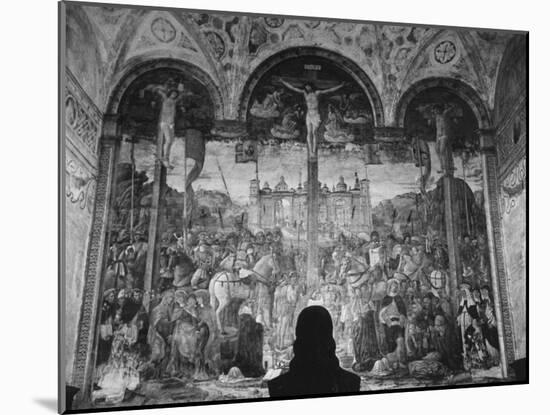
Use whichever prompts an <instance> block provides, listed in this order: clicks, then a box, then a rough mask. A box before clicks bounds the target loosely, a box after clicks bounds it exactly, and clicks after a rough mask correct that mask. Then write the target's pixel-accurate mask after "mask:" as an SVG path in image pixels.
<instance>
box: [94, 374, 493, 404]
mask: <svg viewBox="0 0 550 415" xmlns="http://www.w3.org/2000/svg"><path fill="white" fill-rule="evenodd" d="M499 372H500V370H499V369H498V368H492V369H490V370H485V371H477V372H475V373H472V374H469V373H459V374H455V375H452V376H449V377H445V378H441V379H418V378H414V377H411V376H408V375H389V376H384V377H380V376H378V377H375V376H368V375H366V374H360V373H358V374H359V375H361V391H362V392H374V391H382V390H407V389H418V388H437V387H447V386H463V385H487V384H495V383H499V382H502V379H501V378H500V377H499ZM268 397H269V394H268V390H267V385H266V383H265V381H263V380H262V379H261V378H258V379H251V378H248V379H241V380H238V381H234V382H222V381H221V380H218V379H213V380H208V381H203V382H197V381H195V382H186V381H184V380H181V379H175V378H172V379H164V380H160V381H149V382H144V383H143V384H142V385H141V386H140V387H139V389H138V390H136V391H134V392H129V391H128V392H127V394H126V396H125V398H124V402H122V403H121V404H120V406H148V405H166V404H176V403H181V404H184V403H201V402H211V401H232V400H241V399H258V398H268ZM108 406H111V404H109V403H107V402H96V405H95V407H99V408H101V407H108Z"/></svg>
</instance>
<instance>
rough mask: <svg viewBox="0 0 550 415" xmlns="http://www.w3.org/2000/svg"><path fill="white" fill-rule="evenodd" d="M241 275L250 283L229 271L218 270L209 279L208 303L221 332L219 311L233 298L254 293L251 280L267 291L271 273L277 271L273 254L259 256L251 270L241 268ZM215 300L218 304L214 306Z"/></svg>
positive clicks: (222, 331) (246, 297) (269, 285)
mask: <svg viewBox="0 0 550 415" xmlns="http://www.w3.org/2000/svg"><path fill="white" fill-rule="evenodd" d="M241 273H242V274H243V275H247V276H248V277H250V283H249V284H245V283H244V282H243V281H242V280H241V278H239V276H238V275H236V274H234V273H232V272H231V271H227V270H225V271H220V272H218V273H216V274H215V275H214V276H213V277H212V279H211V280H210V284H209V286H208V292H209V293H210V305H211V306H212V310H215V313H216V323H217V325H218V329H219V330H220V332H221V333H222V334H225V330H224V327H223V324H222V321H221V313H222V312H223V310H224V309H225V307H227V305H228V304H229V302H230V301H231V300H232V299H233V298H239V299H243V300H246V299H249V298H250V297H251V295H252V294H253V293H254V285H253V284H252V282H259V283H260V284H262V286H263V287H262V288H264V289H261V290H259V291H265V292H266V293H267V292H268V291H269V288H270V287H271V285H272V283H273V281H271V276H272V274H278V273H279V265H278V263H277V261H276V260H275V256H274V254H267V255H265V256H263V257H262V258H260V259H259V260H258V262H257V263H256V265H254V268H253V269H252V270H241ZM216 300H217V301H218V306H217V307H216Z"/></svg>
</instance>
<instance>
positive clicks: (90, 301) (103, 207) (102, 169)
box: [72, 145, 114, 392]
mask: <svg viewBox="0 0 550 415" xmlns="http://www.w3.org/2000/svg"><path fill="white" fill-rule="evenodd" d="M113 155H114V147H113V146H111V145H103V146H102V148H101V151H100V154H99V173H98V177H97V187H96V200H95V209H94V213H93V217H92V226H91V233H90V243H89V247H88V254H87V256H86V268H85V274H84V275H85V281H84V289H83V299H82V306H81V314H80V320H79V325H78V337H77V346H76V355H75V361H74V366H73V378H72V383H73V385H74V386H77V387H80V388H81V390H82V389H83V386H84V385H85V382H86V378H87V374H86V372H87V371H88V369H89V365H90V355H91V353H92V352H93V350H92V346H93V341H94V339H93V338H94V331H95V330H94V327H95V315H96V310H95V308H96V307H95V305H96V302H97V296H98V287H99V282H100V281H99V280H100V278H99V275H100V272H101V265H102V264H101V263H102V258H103V254H102V250H103V242H104V241H103V239H104V234H105V226H106V223H105V215H106V212H107V210H108V203H109V197H108V196H109V188H110V171H111V166H112V164H113ZM82 392H84V391H83V390H82Z"/></svg>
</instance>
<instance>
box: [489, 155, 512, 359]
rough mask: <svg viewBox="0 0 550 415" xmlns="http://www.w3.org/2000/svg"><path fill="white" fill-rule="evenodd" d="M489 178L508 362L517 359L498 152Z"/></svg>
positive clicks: (494, 157) (492, 161)
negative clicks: (503, 237)
mask: <svg viewBox="0 0 550 415" xmlns="http://www.w3.org/2000/svg"><path fill="white" fill-rule="evenodd" d="M486 161H487V175H488V177H487V179H488V183H489V189H488V190H489V195H490V198H489V207H490V212H489V213H490V215H491V218H493V221H492V222H493V223H492V226H493V235H494V241H495V253H496V267H497V269H496V271H497V275H498V284H499V292H500V303H501V312H502V323H503V327H504V345H505V350H504V352H505V354H506V361H507V362H508V364H510V363H512V362H514V360H515V353H514V350H515V346H514V337H513V330H512V317H511V315H510V303H509V299H508V283H507V278H506V269H505V267H504V247H503V241H502V224H501V215H500V209H499V192H498V190H499V186H498V178H497V156H496V154H487V155H486Z"/></svg>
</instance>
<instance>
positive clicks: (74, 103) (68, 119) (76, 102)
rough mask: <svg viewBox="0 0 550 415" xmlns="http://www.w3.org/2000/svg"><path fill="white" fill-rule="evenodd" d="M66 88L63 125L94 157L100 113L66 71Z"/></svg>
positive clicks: (69, 72) (100, 118)
mask: <svg viewBox="0 0 550 415" xmlns="http://www.w3.org/2000/svg"><path fill="white" fill-rule="evenodd" d="M66 73H67V76H66V80H67V83H66V86H65V96H64V98H63V102H64V105H65V125H66V127H67V130H68V131H70V132H72V133H73V135H74V136H75V137H77V138H78V140H79V141H80V142H81V143H82V144H84V146H85V147H86V149H87V150H89V151H90V152H91V153H92V154H93V155H94V156H95V155H96V154H97V150H98V144H99V136H100V134H101V122H102V118H103V117H102V115H101V111H100V110H99V109H98V108H97V106H96V105H95V104H94V102H93V101H92V100H91V98H90V97H89V96H88V94H86V92H85V91H84V90H83V89H82V87H81V86H80V85H79V83H78V81H77V80H76V79H75V77H74V75H73V74H72V73H71V71H70V70H69V69H66Z"/></svg>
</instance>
